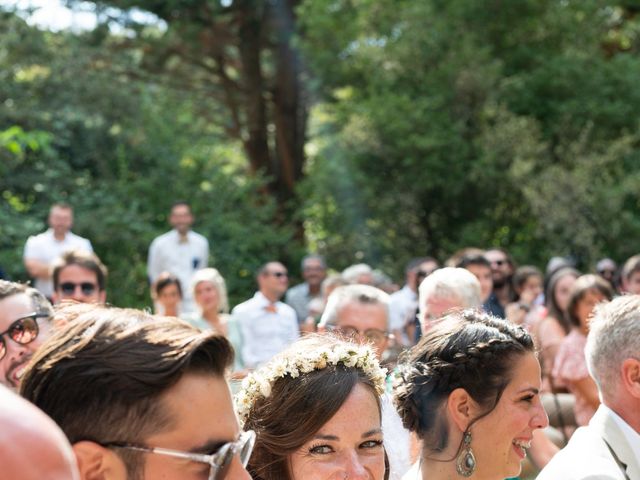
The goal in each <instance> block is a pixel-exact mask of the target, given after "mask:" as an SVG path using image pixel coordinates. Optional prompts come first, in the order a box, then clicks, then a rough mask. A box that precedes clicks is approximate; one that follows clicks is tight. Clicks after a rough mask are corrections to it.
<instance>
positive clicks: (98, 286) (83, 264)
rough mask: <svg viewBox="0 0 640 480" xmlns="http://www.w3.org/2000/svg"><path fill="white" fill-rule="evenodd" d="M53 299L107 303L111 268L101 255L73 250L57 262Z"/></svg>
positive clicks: (55, 300)
mask: <svg viewBox="0 0 640 480" xmlns="http://www.w3.org/2000/svg"><path fill="white" fill-rule="evenodd" d="M52 277H53V296H52V298H53V302H54V303H60V302H61V301H62V300H75V301H76V302H80V303H104V302H105V300H106V299H107V291H106V287H107V268H106V267H105V266H104V265H103V264H102V262H101V261H100V259H99V258H98V256H97V255H96V254H94V253H91V252H87V251H84V250H69V251H68V252H65V253H64V254H62V256H61V257H59V258H57V259H56V260H54V262H53V274H52Z"/></svg>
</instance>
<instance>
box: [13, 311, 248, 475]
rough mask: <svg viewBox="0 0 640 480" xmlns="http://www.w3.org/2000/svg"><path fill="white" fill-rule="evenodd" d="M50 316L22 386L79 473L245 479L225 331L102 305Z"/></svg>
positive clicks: (244, 447)
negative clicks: (48, 332)
mask: <svg viewBox="0 0 640 480" xmlns="http://www.w3.org/2000/svg"><path fill="white" fill-rule="evenodd" d="M55 321H56V322H60V324H61V325H62V326H61V327H60V329H59V330H58V331H56V333H55V334H54V335H53V336H52V337H51V338H50V339H49V341H48V342H47V343H46V344H45V345H43V347H42V348H41V349H40V350H39V351H38V352H37V353H36V355H35V357H34V359H33V363H32V364H31V366H30V369H29V371H28V372H27V373H26V374H25V378H24V381H23V383H22V386H21V393H22V395H23V396H24V397H25V398H26V399H27V400H29V401H30V402H32V403H33V404H35V405H36V406H37V407H39V408H40V409H42V410H43V411H44V412H45V413H46V414H47V415H49V416H50V417H51V418H52V419H53V420H54V421H55V422H56V423H57V424H58V426H59V427H60V428H61V429H62V431H63V432H64V433H65V435H66V436H67V438H68V440H69V442H70V443H71V445H72V448H73V451H74V453H75V454H76V458H77V460H78V469H79V470H80V478H81V479H82V480H96V479H103V480H126V479H134V478H135V479H139V480H156V479H159V478H162V479H164V480H174V479H175V480H178V479H185V478H194V479H195V478H201V479H204V478H209V479H213V478H228V479H229V480H231V479H233V480H250V477H249V474H248V473H247V471H246V470H245V468H244V465H246V462H247V461H248V460H249V455H250V454H251V449H252V445H253V439H254V438H255V436H254V434H253V432H243V433H242V434H241V433H240V427H239V425H238V420H237V417H236V415H235V413H234V411H233V404H232V401H231V392H230V391H229V385H228V384H227V381H226V379H225V374H226V371H227V369H228V368H229V366H230V365H231V362H232V361H233V348H232V347H231V345H230V343H229V342H228V341H227V339H226V338H225V337H223V336H221V335H217V334H215V333H213V332H202V331H200V330H198V329H196V328H194V327H192V326H190V325H189V324H187V323H186V322H183V321H181V320H178V319H176V318H172V317H156V316H154V315H150V314H148V313H146V312H142V311H140V310H133V309H120V308H110V307H105V306H102V305H86V304H83V305H70V306H65V307H63V308H61V309H60V310H58V311H57V312H56V316H55ZM243 464H244V465H243Z"/></svg>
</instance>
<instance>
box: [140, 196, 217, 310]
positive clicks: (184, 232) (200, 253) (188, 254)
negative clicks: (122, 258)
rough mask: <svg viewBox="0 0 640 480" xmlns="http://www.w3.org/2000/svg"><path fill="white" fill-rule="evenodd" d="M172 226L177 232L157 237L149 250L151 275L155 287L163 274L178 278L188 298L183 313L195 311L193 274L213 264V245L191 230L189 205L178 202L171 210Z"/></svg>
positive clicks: (184, 303)
mask: <svg viewBox="0 0 640 480" xmlns="http://www.w3.org/2000/svg"><path fill="white" fill-rule="evenodd" d="M169 223H170V224H171V226H172V227H173V230H171V231H169V232H167V233H165V234H163V235H160V236H159V237H156V238H155V239H154V240H153V242H151V246H150V247H149V257H148V261H147V275H148V276H149V281H150V282H151V284H152V285H153V284H154V283H155V282H156V280H157V279H158V277H159V276H160V274H161V273H162V272H169V273H172V274H173V275H175V276H176V277H178V279H179V280H180V285H181V286H182V291H183V292H184V298H183V299H182V313H191V312H193V311H195V303H194V301H193V295H192V293H191V289H190V288H188V287H189V285H191V277H192V276H193V274H194V273H195V272H196V271H197V270H200V269H201V268H205V267H206V266H207V263H208V261H209V242H208V241H207V239H206V238H205V237H203V236H202V235H200V234H199V233H196V232H194V231H193V230H191V225H193V215H192V214H191V207H189V204H188V203H186V202H182V201H179V202H176V203H174V204H173V206H172V207H171V213H170V215H169Z"/></svg>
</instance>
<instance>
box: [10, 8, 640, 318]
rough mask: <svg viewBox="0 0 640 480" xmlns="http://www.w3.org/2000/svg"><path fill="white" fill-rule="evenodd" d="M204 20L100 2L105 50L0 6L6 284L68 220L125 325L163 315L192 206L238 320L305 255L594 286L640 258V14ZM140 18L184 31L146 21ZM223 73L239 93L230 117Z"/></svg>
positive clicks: (391, 11)
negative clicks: (575, 269) (37, 243)
mask: <svg viewBox="0 0 640 480" xmlns="http://www.w3.org/2000/svg"><path fill="white" fill-rule="evenodd" d="M68 3H69V4H70V5H72V6H77V4H78V2H73V1H71V2H68ZM84 3H86V2H84ZM204 3H205V4H206V5H207V8H209V10H207V11H206V12H204V13H203V11H204V10H206V9H205V8H204V4H203V2H185V1H179V2H178V1H176V2H151V1H148V2H145V1H128V0H127V1H125V0H122V1H120V0H119V1H115V0H114V1H109V2H99V4H98V6H99V10H98V13H100V17H99V18H100V22H99V24H98V26H97V27H96V28H95V29H94V30H92V31H61V32H57V33H55V32H50V31H45V30H41V29H38V28H36V27H33V26H30V25H28V24H27V23H26V22H25V21H24V20H23V19H22V17H20V16H19V15H16V14H15V12H12V11H8V9H7V8H6V7H0V194H1V195H2V205H1V208H0V243H1V248H0V266H1V267H2V268H3V269H4V270H5V271H6V272H7V273H9V274H10V275H11V277H12V278H14V279H26V272H25V271H24V267H23V265H22V261H21V255H22V248H23V246H24V242H25V240H26V238H27V236H28V235H31V234H35V233H38V232H40V231H42V230H44V229H45V228H46V214H47V211H48V208H49V206H50V205H51V203H52V202H54V201H59V200H65V201H68V202H70V203H71V204H73V206H74V207H75V210H76V225H75V227H74V231H75V232H76V233H78V234H80V235H83V236H86V237H88V238H90V239H91V241H92V242H93V245H94V248H95V249H96V252H97V253H98V255H99V256H100V257H101V258H102V259H103V261H104V262H105V263H106V264H107V266H108V267H109V269H110V282H109V297H110V299H111V301H112V302H113V303H116V304H121V305H135V306H144V305H149V304H150V302H149V299H148V289H147V286H146V279H145V261H146V253H147V248H148V245H149V243H150V241H151V239H152V238H153V237H155V236H156V235H158V234H160V233H162V232H164V231H166V229H167V228H168V226H167V218H166V216H167V213H168V209H169V207H170V205H171V203H172V202H173V201H174V200H176V199H186V200H188V201H189V202H190V203H191V205H192V207H193V210H194V212H195V215H196V225H195V227H194V229H195V230H196V231H198V232H200V233H203V234H204V235H206V236H207V237H208V238H209V240H210V243H211V247H212V262H211V263H212V264H213V265H215V266H216V267H217V268H219V269H220V271H221V272H222V273H223V275H224V276H225V278H226V279H227V281H228V283H229V289H230V292H231V301H232V303H236V302H238V301H240V300H242V299H243V298H246V297H247V296H248V295H250V294H251V291H252V289H253V288H254V285H253V279H252V272H253V271H254V270H255V268H256V267H257V266H258V265H259V264H261V263H262V262H264V261H266V260H268V259H272V258H280V259H282V260H283V261H285V262H286V263H287V264H288V265H289V267H290V269H291V270H292V271H293V272H294V274H296V275H297V274H298V273H299V272H298V261H299V259H300V257H301V256H302V255H303V253H304V252H305V251H307V250H309V251H315V252H319V253H323V254H326V255H327V257H328V260H329V263H330V265H332V266H334V267H336V268H338V269H341V268H344V267H346V266H347V265H349V264H350V263H354V262H356V261H358V262H359V261H366V262H369V263H371V264H373V265H374V266H377V267H380V268H382V269H383V270H385V271H387V272H388V273H390V274H392V275H393V276H395V278H396V279H397V280H398V281H401V279H402V268H403V265H404V263H405V262H406V261H407V260H408V259H409V258H411V257H414V256H419V255H427V254H428V255H434V256H437V257H439V258H440V259H442V260H443V259H445V258H446V257H447V256H448V255H450V254H451V253H452V252H454V251H455V250H457V249H459V248H462V247H465V246H471V245H473V246H479V247H487V246H502V247H505V248H507V249H509V250H510V251H511V252H512V254H513V255H514V256H515V258H516V260H517V261H518V262H520V263H533V264H537V265H539V266H544V263H545V262H546V260H547V259H548V258H549V257H550V256H552V255H572V256H574V257H575V258H576V259H577V260H578V261H579V263H580V266H581V267H582V268H584V269H589V267H590V266H591V265H593V262H594V261H595V259H597V258H599V257H602V256H605V255H606V256H611V257H613V258H614V259H616V260H618V261H623V260H624V259H625V258H626V257H627V256H630V255H632V254H634V253H637V247H636V246H635V243H634V241H633V239H635V238H638V236H639V234H640V217H639V216H638V210H639V207H640V194H639V190H638V185H640V161H639V159H638V145H639V140H640V130H639V120H640V118H639V114H638V112H640V93H639V92H638V90H637V89H636V88H635V86H636V85H635V84H636V82H637V78H638V76H639V74H640V57H639V52H640V18H639V17H638V13H639V12H640V8H638V6H636V5H635V3H634V2H607V1H596V0H583V1H580V2H578V1H566V0H563V1H560V0H522V1H518V2H502V1H498V0H482V1H478V2H468V1H465V0H449V1H446V2H445V1H442V0H428V1H423V2H411V1H409V0H393V1H392V0H376V1H372V0H306V1H302V2H294V1H292V2H281V1H280V0H279V1H278V2H275V3H270V5H271V6H273V5H276V4H278V5H280V4H282V5H284V4H286V9H285V10H286V12H289V13H290V12H291V11H294V12H295V16H294V17H293V18H289V17H287V18H288V19H289V20H291V21H294V22H295V25H294V28H291V25H289V24H287V25H285V26H283V25H282V24H279V23H277V22H276V24H273V20H274V19H273V17H270V16H269V15H266V14H265V15H266V16H263V17H260V16H259V15H257V12H263V13H264V11H265V8H266V7H264V5H263V3H262V2H259V1H258V2H256V1H255V0H254V1H249V0H244V1H235V2H230V3H229V2H227V5H226V6H225V4H223V3H220V2H218V1H214V0H211V1H208V2H204ZM107 6H110V7H114V6H115V7H119V8H120V9H122V10H114V9H113V8H111V9H109V10H107V9H106V7H107ZM85 7H86V5H85ZM131 7H138V8H143V9H144V8H147V9H149V10H150V11H153V12H154V13H155V14H157V15H158V17H159V18H162V19H163V21H164V22H166V26H163V24H161V23H160V22H159V21H158V22H156V23H153V22H151V23H150V24H146V25H142V24H139V23H135V22H133V20H132V16H131V15H128V10H126V9H128V8H131ZM200 7H202V9H200ZM203 9H204V10H203ZM3 10H4V11H3ZM285 10H283V11H285ZM118 12H119V14H116V13H118ZM247 12H249V13H251V12H253V13H254V14H255V16H252V17H251V18H252V21H254V22H258V23H256V24H255V25H256V28H260V29H262V30H261V31H263V32H266V33H265V38H264V39H262V40H261V42H262V43H260V46H261V50H260V54H259V58H258V59H257V62H258V63H257V70H254V71H253V73H254V74H258V75H261V76H262V77H261V78H262V80H264V82H263V83H262V84H261V85H260V86H259V88H258V89H257V90H255V92H257V93H256V95H254V96H253V97H252V98H253V100H255V101H258V103H259V104H260V105H262V106H261V107H260V108H264V111H263V113H264V118H263V120H264V123H263V124H261V128H262V127H264V131H265V132H268V136H267V137H265V139H266V143H265V144H264V145H267V147H268V149H269V154H268V155H267V157H268V158H269V159H270V160H269V162H270V163H269V165H268V167H265V168H256V165H257V164H256V163H255V161H254V159H252V157H251V152H252V150H251V148H249V149H248V146H249V147H250V145H249V144H251V145H255V144H253V143H251V142H249V143H247V139H249V138H250V135H249V133H250V131H251V125H252V123H251V122H250V121H249V119H250V113H251V112H249V110H251V107H250V105H249V103H250V101H249V99H248V96H247V92H248V91H249V90H246V89H244V86H247V85H248V83H247V82H249V81H250V77H249V76H247V75H248V74H247V71H246V65H245V64H243V63H242V62H241V61H240V60H241V57H242V48H241V46H240V44H239V42H243V41H246V35H248V33H247V32H246V31H240V30H237V29H236V30H233V29H232V30H231V33H233V35H231V34H230V33H229V31H227V29H226V27H228V26H229V25H236V24H237V22H238V21H240V17H238V15H240V14H247ZM205 13H206V15H207V18H209V17H210V18H211V19H213V20H215V22H213V23H211V22H209V23H207V22H203V21H202V18H203V17H201V15H204V14H205ZM243 18H244V17H243ZM245 20H246V18H245ZM227 22H232V23H227ZM233 22H236V23H233ZM259 22H266V23H264V24H262V23H259ZM285 23H286V22H285ZM115 24H118V25H119V26H120V27H119V28H114V25H115ZM214 24H215V25H214ZM223 27H225V28H223ZM225 32H227V33H225ZM243 32H244V33H243ZM279 32H280V33H282V32H285V33H287V35H285V36H283V35H278V33H279ZM292 32H293V33H296V35H293V36H292V35H290V34H292ZM227 34H228V35H227ZM216 35H217V36H216ZM278 45H280V46H282V45H286V46H287V48H289V49H290V51H289V53H290V52H301V53H300V57H299V58H298V60H297V61H298V62H299V63H296V67H295V68H294V69H293V70H292V71H291V72H293V73H292V74H295V75H294V76H295V78H294V80H295V82H299V84H300V85H299V86H300V89H299V91H298V94H299V95H300V104H299V105H298V108H297V109H293V110H291V109H289V111H286V109H285V108H284V107H282V105H280V104H278V103H277V102H276V99H277V98H279V97H278V92H279V91H280V90H279V87H278V85H283V84H279V83H278V81H285V80H286V79H285V80H283V79H282V78H281V77H279V76H278V75H276V72H277V71H278V69H277V68H276V67H277V66H278V65H280V63H278V60H277V55H276V54H275V53H274V52H276V51H278ZM221 50H222V51H224V55H225V57H224V58H226V59H227V61H228V62H229V63H228V64H226V66H225V68H224V69H223V70H216V65H218V66H219V64H218V63H216V62H215V61H213V60H212V59H215V58H217V57H216V56H215V55H216V52H218V53H219V52H220V51H221ZM198 52H200V53H202V55H205V56H207V57H206V61H204V60H203V61H202V62H198V59H202V58H204V57H200V56H198V55H199V53H198ZM245 53H246V52H245ZM296 58H297V57H296ZM203 62H204V63H203ZM234 62H235V63H234ZM238 62H239V63H238ZM291 72H289V73H291ZM221 75H222V76H221ZM225 77H228V79H230V80H233V81H234V82H238V85H240V87H241V89H240V92H242V93H238V94H237V96H235V94H234V95H232V96H231V97H230V96H229V95H228V91H229V90H226V89H225V85H224V83H221V79H224V78H225ZM289 80H291V78H289ZM295 82H294V83H295ZM285 83H286V81H285ZM255 92H254V93H255ZM230 100H232V102H231V106H232V104H233V102H235V101H237V102H240V103H241V104H242V106H241V107H239V108H238V109H237V110H236V111H235V112H236V113H237V114H238V117H237V118H236V117H234V110H233V109H232V108H231V107H230V103H229V102H230ZM255 105H256V104H254V106H255ZM247 109H249V110H247ZM251 111H253V110H251ZM254 113H255V112H254ZM285 113H286V115H285ZM283 115H285V117H286V118H287V119H286V121H285V120H283V118H284V117H283ZM287 115H288V116H287ZM293 126H295V129H296V132H297V133H296V135H297V136H296V135H294V137H296V139H297V140H296V139H290V140H291V141H292V142H293V143H295V142H299V134H300V132H303V137H305V135H304V132H306V145H305V155H304V158H303V160H304V170H303V171H302V170H301V173H300V175H298V174H296V175H295V178H294V179H293V180H294V181H292V182H291V183H287V182H286V181H285V177H286V175H284V174H283V171H284V170H285V167H283V165H284V163H281V162H282V161H283V159H286V158H288V157H287V154H282V152H283V150H282V148H281V147H282V144H279V143H278V142H279V141H281V140H278V139H281V137H280V135H281V134H282V132H286V131H287V128H293ZM278 132H280V133H278ZM278 145H280V147H279V146H278ZM258 153H259V152H258ZM296 158H297V157H296ZM299 160H300V159H298V160H296V161H299ZM279 162H280V163H279ZM297 168H299V165H298V166H295V169H297ZM292 178H293V177H292ZM292 186H293V188H294V190H292V191H290V188H291V187H292ZM285 190H286V191H285ZM301 225H302V226H303V228H304V236H301V235H300V226H301Z"/></svg>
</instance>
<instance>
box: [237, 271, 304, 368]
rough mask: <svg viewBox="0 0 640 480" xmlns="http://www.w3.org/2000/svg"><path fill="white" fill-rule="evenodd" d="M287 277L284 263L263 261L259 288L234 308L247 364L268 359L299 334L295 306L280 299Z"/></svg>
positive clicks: (259, 276)
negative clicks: (264, 262) (251, 296)
mask: <svg viewBox="0 0 640 480" xmlns="http://www.w3.org/2000/svg"><path fill="white" fill-rule="evenodd" d="M288 278H289V276H288V272H287V269H286V267H285V266H284V265H283V264H282V263H280V262H269V263H266V264H264V265H263V266H262V267H261V268H260V270H258V275H257V276H256V280H257V282H258V291H257V292H256V293H255V295H254V296H253V298H251V299H249V300H247V301H246V302H243V303H241V304H240V305H237V306H236V307H235V308H234V309H233V311H232V312H231V314H232V315H233V316H234V317H235V318H236V320H237V322H238V325H240V331H241V333H242V342H243V344H242V352H241V353H242V360H243V362H244V366H245V367H247V368H256V367H257V366H259V365H260V364H262V363H264V362H266V361H267V360H269V359H270V358H271V357H273V356H274V355H275V354H277V353H280V352H281V351H282V350H284V349H285V348H286V347H287V346H288V345H289V344H290V343H292V342H294V341H295V340H297V339H298V337H299V336H300V330H299V327H298V317H297V315H296V312H295V310H294V309H293V308H291V307H290V306H289V305H287V304H285V303H282V302H281V301H280V299H281V298H282V296H283V295H284V293H285V292H286V291H287V286H288V285H289V280H288Z"/></svg>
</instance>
